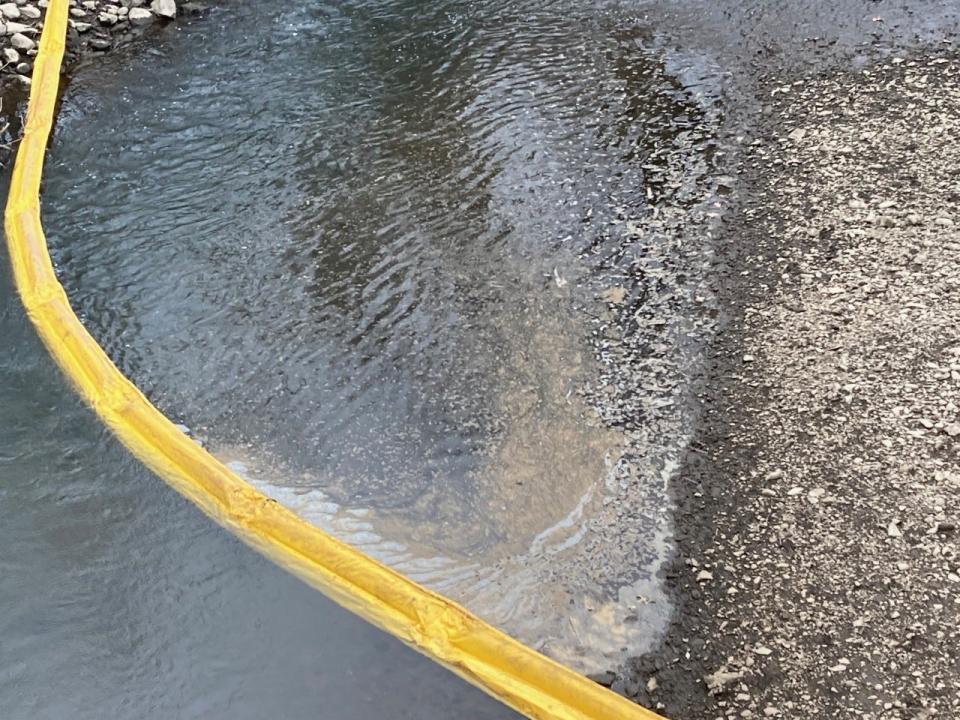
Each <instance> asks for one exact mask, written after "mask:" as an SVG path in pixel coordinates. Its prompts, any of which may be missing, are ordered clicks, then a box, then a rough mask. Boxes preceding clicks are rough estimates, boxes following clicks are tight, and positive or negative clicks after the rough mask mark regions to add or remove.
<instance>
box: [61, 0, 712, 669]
mask: <svg viewBox="0 0 960 720" xmlns="http://www.w3.org/2000/svg"><path fill="white" fill-rule="evenodd" d="M650 43H651V40H650V35H649V28H648V27H646V26H645V25H644V24H643V23H642V22H641V21H640V20H638V18H637V17H636V16H635V15H634V14H632V12H631V11H630V10H629V8H624V7H622V6H614V5H609V6H607V5H590V6H583V5H582V4H579V3H569V2H562V1H559V0H558V1H555V2H548V3H544V2H536V3H532V2H531V3H514V2H511V3H505V2H504V3H498V2H495V3H480V4H477V3H468V2H432V3H422V2H413V1H412V0H373V1H369V2H354V1H350V2H340V3H325V4H316V3H306V2H304V3H299V2H298V3H273V2H250V3H244V4H243V5H242V7H232V6H231V7H226V8H223V9H222V10H219V11H216V12H214V13H212V14H211V15H210V16H209V17H208V18H207V19H205V20H204V21H203V22H202V23H197V24H194V25H192V26H186V27H185V28H178V29H174V30H171V31H170V32H169V33H167V35H166V36H165V37H162V38H159V41H158V42H154V43H153V44H152V46H151V48H150V49H149V50H147V52H146V53H144V54H140V55H136V56H131V58H130V59H127V58H124V57H122V56H114V57H111V58H106V59H105V60H104V61H102V62H98V63H97V64H96V67H95V68H92V69H91V70H89V71H81V72H79V73H78V76H77V78H76V80H75V82H74V83H73V84H72V86H71V88H70V89H69V90H68V92H67V94H66V96H65V99H64V102H63V107H62V110H61V116H60V120H59V124H58V127H57V130H56V137H55V141H54V144H53V147H52V152H51V156H50V163H49V167H48V172H47V175H46V178H47V179H46V186H45V195H44V214H45V223H46V226H47V229H48V236H49V239H50V242H51V246H52V248H53V253H54V256H55V261H56V262H57V264H58V266H59V269H60V273H61V276H62V278H63V280H64V283H65V285H66V286H67V289H68V292H69V294H70V296H71V298H72V300H73V302H74V303H75V306H76V307H77V309H78V311H79V313H80V314H81V316H82V317H83V318H84V319H85V321H86V323H87V325H88V327H89V328H90V329H91V331H92V332H93V334H94V335H95V336H96V337H97V338H98V339H99V340H100V341H101V343H102V344H103V345H104V347H105V348H106V349H107V351H108V352H109V354H110V355H111V357H113V358H114V360H115V361H116V362H117V363H118V365H119V366H120V367H121V369H123V370H124V371H125V372H126V373H128V374H129V375H130V376H131V377H133V378H134V379H135V381H136V382H137V383H138V384H139V385H140V386H141V387H142V388H144V390H145V391H146V392H147V394H148V395H149V396H150V397H151V398H152V399H153V400H154V402H156V403H157V404H158V405H159V406H160V407H161V408H162V409H164V410H165V412H167V414H168V415H170V416H172V417H173V418H175V419H178V420H180V421H182V422H184V423H185V424H187V425H188V426H190V427H191V428H192V429H193V431H194V432H195V434H197V435H198V436H199V437H201V438H202V439H203V440H204V442H206V443H207V444H209V445H210V446H211V447H212V449H213V450H214V451H215V452H217V453H219V454H220V455H221V457H223V458H224V459H225V460H228V461H230V462H232V463H234V465H235V467H237V469H238V470H240V471H241V472H244V473H246V474H248V475H249V476H250V477H251V479H252V481H254V482H255V483H257V484H258V485H260V486H261V487H263V488H264V489H265V490H266V491H267V492H269V493H270V494H272V495H274V496H275V497H277V498H278V499H280V500H281V501H283V502H285V503H286V504H288V505H290V506H292V507H294V508H295V509H296V510H297V511H298V512H300V513H301V514H303V515H304V516H306V517H309V518H310V519H311V520H313V521H314V522H317V523H318V524H320V525H323V526H324V527H327V528H328V529H330V530H332V531H334V532H336V533H337V534H338V535H340V536H342V537H345V538H346V539H348V540H350V541H351V542H354V543H356V544H358V545H360V546H361V547H363V548H364V549H365V550H367V551H369V552H371V553H372V554H374V555H376V556H378V557H380V558H383V559H384V560H386V561H388V562H391V563H392V564H394V565H395V566H397V567H399V568H400V569H402V570H404V571H405V572H408V573H409V574H410V575H412V576H413V577H416V578H417V579H419V580H422V581H424V582H426V583H428V584H430V585H431V586H433V587H436V588H438V589H440V590H442V591H444V592H447V593H449V594H450V595H452V596H453V597H455V598H457V599H459V600H462V601H463V602H465V603H466V604H467V605H468V606H469V607H471V608H472V609H474V610H475V611H477V612H478V613H479V614H481V615H482V616H484V617H487V618H488V619H490V620H491V621H492V622H494V623H495V624H497V625H499V626H500V627H503V628H505V629H506V630H508V631H509V632H512V633H513V634H515V635H517V636H518V637H520V638H521V639H522V640H524V641H526V642H528V643H530V644H532V645H535V646H537V647H542V648H544V649H546V650H547V651H548V652H551V653H552V654H554V655H556V656H558V657H561V658H562V659H564V660H565V661H567V662H570V663H571V664H573V665H575V666H577V667H580V668H582V669H600V668H602V667H607V666H609V664H610V663H611V662H614V661H615V660H616V659H618V658H622V657H623V656H624V655H625V654H627V653H630V652H638V651H640V650H642V649H643V648H644V647H645V646H646V645H648V644H649V643H650V642H652V641H653V640H654V639H655V638H656V633H657V628H658V627H659V626H661V625H662V623H663V622H664V621H665V619H666V617H667V613H668V608H667V606H666V604H665V601H664V598H663V597H662V594H661V593H660V590H659V584H658V581H657V579H656V570H657V567H658V565H659V562H660V561H661V560H662V558H663V555H664V552H665V544H664V537H665V534H666V532H667V529H666V528H665V526H664V525H663V517H664V510H665V504H666V496H665V490H664V483H665V480H666V477H667V476H668V475H669V472H670V471H669V467H670V462H671V461H670V459H669V458H660V456H659V454H658V455H657V458H653V455H654V453H652V452H651V453H650V456H651V468H652V470H651V474H650V475H649V476H642V474H640V473H635V474H634V475H633V476H632V478H633V479H632V480H630V481H629V482H628V481H627V480H626V479H625V478H624V477H623V473H622V472H621V471H622V470H623V467H624V463H623V462H622V457H621V456H622V454H623V452H624V450H625V448H626V447H627V446H628V445H629V444H630V442H631V440H630V439H629V438H627V437H626V436H625V435H624V433H623V430H622V428H616V427H614V426H611V425H610V424H609V423H604V422H603V421H602V419H601V418H600V417H599V415H598V414H597V412H596V410H595V407H596V403H595V402H594V399H593V398H592V397H591V396H590V393H589V392H588V390H589V388H590V386H591V383H595V379H596V376H597V368H596V362H595V354H596V348H595V347H592V346H591V345H590V344H589V343H588V342H587V338H588V337H589V336H590V333H591V332H595V330H594V326H595V325H596V322H597V316H598V314H599V313H602V312H603V308H604V305H603V303H601V302H598V301H597V300H596V297H595V293H596V290H597V289H596V288H595V287H593V286H591V284H590V283H591V278H593V277H594V275H595V273H596V272H597V270H598V268H600V267H601V266H602V265H603V264H604V263H606V262H608V261H609V252H608V250H609V248H607V247H606V246H607V245H609V244H611V240H610V238H611V237H613V238H614V240H613V241H612V242H613V245H617V243H618V242H619V238H620V237H621V236H622V235H623V233H624V230H623V227H624V222H625V221H626V220H628V219H629V218H630V217H632V216H633V215H635V214H637V213H642V212H645V211H646V209H647V206H648V203H649V202H650V201H651V199H655V198H656V197H658V196H659V195H661V194H663V193H665V192H673V189H668V188H666V187H662V186H661V184H658V183H665V184H668V185H669V184H671V183H672V182H673V180H672V178H668V177H658V178H655V179H654V180H652V181H651V182H650V183H648V184H647V186H646V187H645V186H644V184H643V182H642V179H643V176H644V174H645V171H644V169H643V163H644V162H645V161H648V160H650V158H651V157H653V156H655V155H657V154H659V155H661V156H663V157H664V158H668V157H673V156H679V155H680V153H681V152H682V147H679V146H676V147H675V146H674V144H675V143H676V141H677V138H678V137H685V136H687V135H690V136H691V137H692V136H694V135H695V133H694V132H693V130H692V128H694V127H695V125H696V123H697V122H698V121H697V120H696V117H698V113H701V110H700V106H699V105H698V101H696V100H695V99H694V98H693V97H692V96H688V95H687V93H686V91H685V90H683V89H682V88H681V87H680V86H679V84H678V83H677V82H676V81H675V80H674V79H673V78H672V77H671V76H670V74H669V73H668V72H667V71H666V70H665V69H664V61H663V59H662V57H660V56H659V55H658V54H657V53H656V52H654V51H653V50H652V49H651V47H650ZM702 136H703V135H702V133H701V134H700V135H698V137H702ZM671 148H672V149H671ZM676 185H677V187H679V188H680V192H686V191H687V184H686V183H685V182H680V183H677V184H676ZM91 191H94V192H95V193H96V197H97V202H96V203H91V202H90V201H89V198H90V195H91ZM627 227H628V230H627V231H626V232H627V234H628V235H629V233H630V232H632V230H630V229H629V227H630V223H629V222H628V223H627ZM666 248H667V246H666V245H665V246H663V249H664V250H666ZM600 250H603V252H599V251H600ZM637 252H638V253H639V252H646V251H641V250H638V251H637ZM620 256H623V253H622V252H621V253H620ZM668 262H671V261H668ZM650 273H651V277H654V276H655V275H656V274H658V273H659V274H660V275H663V272H662V271H658V270H657V269H656V268H654V267H653V265H652V264H651V265H650ZM658 282H660V284H662V282H661V281H658ZM664 442H665V443H666V444H668V445H670V446H671V448H672V450H671V452H672V451H673V450H675V447H673V446H675V445H677V442H675V440H674V439H673V438H669V439H665V441H664ZM633 452H634V453H636V452H638V451H637V448H636V447H635V446H634V447H633ZM618 468H619V470H618ZM618 473H619V475H618ZM628 485H634V486H636V487H637V488H639V490H637V491H636V492H635V491H633V490H631V492H632V493H633V497H634V500H636V501H637V503H638V504H639V506H640V507H639V508H638V507H633V508H625V507H623V506H622V505H617V506H616V508H618V511H617V512H613V510H614V508H608V509H607V510H606V511H604V512H603V513H601V510H602V509H603V508H605V507H608V505H609V503H610V502H611V501H612V500H614V499H616V498H615V496H616V495H617V493H618V492H620V491H619V490H618V489H617V488H623V487H627V486H628ZM644 488H646V489H644ZM638 498H639V499H638ZM604 513H605V514H604ZM618 513H619V515H618ZM638 514H644V515H646V518H645V519H640V518H639V517H638ZM628 518H629V519H628ZM618 523H619V524H628V525H629V527H624V528H620V529H618ZM598 528H599V529H600V530H602V531H603V532H602V533H599V534H598V532H597V529H598ZM611 533H613V534H614V535H615V539H614V541H613V542H610V541H609V539H606V537H605V536H609V535H610V534H611ZM588 540H589V542H588ZM598 545H599V546H601V547H600V548H598ZM614 546H617V547H618V550H617V553H613V552H608V551H607V550H606V549H604V548H611V547H614ZM598 553H602V554H603V557H600V556H599V555H598Z"/></svg>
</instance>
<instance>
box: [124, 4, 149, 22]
mask: <svg viewBox="0 0 960 720" xmlns="http://www.w3.org/2000/svg"><path fill="white" fill-rule="evenodd" d="M127 19H129V20H130V22H132V23H133V24H134V25H146V24H147V23H149V22H153V13H152V12H150V11H149V10H147V9H146V8H140V7H135V8H130V13H129V14H128V15H127Z"/></svg>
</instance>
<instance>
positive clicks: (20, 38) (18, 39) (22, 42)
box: [10, 33, 37, 50]
mask: <svg viewBox="0 0 960 720" xmlns="http://www.w3.org/2000/svg"><path fill="white" fill-rule="evenodd" d="M10 44H11V45H13V47H14V49H16V50H33V49H34V48H35V47H36V46H37V44H36V43H35V42H34V41H33V40H31V39H30V38H28V37H27V36H26V35H22V34H21V33H14V35H13V36H12V37H11V38H10Z"/></svg>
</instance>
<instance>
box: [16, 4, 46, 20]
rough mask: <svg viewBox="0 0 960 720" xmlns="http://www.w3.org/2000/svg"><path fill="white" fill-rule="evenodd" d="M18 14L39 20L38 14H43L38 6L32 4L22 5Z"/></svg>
mask: <svg viewBox="0 0 960 720" xmlns="http://www.w3.org/2000/svg"><path fill="white" fill-rule="evenodd" d="M20 14H21V15H23V17H26V18H30V19H31V20H39V19H40V16H41V15H43V13H42V12H40V10H39V9H38V8H35V7H33V5H24V6H23V7H22V8H20Z"/></svg>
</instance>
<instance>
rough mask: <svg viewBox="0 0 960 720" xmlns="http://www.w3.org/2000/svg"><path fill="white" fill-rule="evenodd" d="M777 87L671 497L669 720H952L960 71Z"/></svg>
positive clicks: (917, 60) (749, 163)
mask: <svg viewBox="0 0 960 720" xmlns="http://www.w3.org/2000/svg"><path fill="white" fill-rule="evenodd" d="M957 67H958V59H957V58H956V57H955V56H953V55H948V54H938V53H932V54H914V55H904V56H901V57H891V58H888V59H887V60H886V61H884V62H882V63H881V64H879V65H876V66H869V67H868V68H867V69H864V70H861V71H856V72H855V71H846V72H839V71H835V72H830V73H825V74H822V75H820V76H817V77H812V78H803V79H798V80H797V81H796V82H793V83H789V84H784V83H783V81H782V80H779V81H777V82H776V83H768V84H767V86H766V88H765V90H764V93H765V95H766V97H765V98H764V113H763V117H762V119H761V121H760V127H761V128H762V129H763V132H762V133H761V134H759V136H757V137H744V138H742V145H743V148H742V152H741V155H740V158H741V159H740V164H741V167H740V172H741V178H742V181H743V182H742V183H741V196H740V200H739V202H738V203H737V205H736V209H735V214H734V216H733V217H731V218H729V221H728V225H727V231H726V232H725V233H724V235H723V236H722V240H721V243H722V246H721V248H720V252H719V254H720V255H721V256H722V257H724V258H726V259H727V260H728V262H729V263H730V269H729V271H728V273H727V274H726V275H725V282H724V286H723V287H722V288H719V289H718V295H719V297H720V300H721V302H723V303H725V304H726V307H727V311H728V313H729V317H728V320H727V322H726V324H725V327H724V329H723V331H722V332H721V333H720V335H719V338H718V341H717V343H716V344H715V346H714V347H713V349H712V357H711V362H710V366H711V367H710V372H709V384H708V386H707V387H708V390H707V391H706V392H705V393H704V397H703V401H704V405H705V410H704V419H703V424H702V426H701V428H700V430H699V432H698V435H697V438H696V439H695V441H694V442H693V443H692V444H691V449H690V451H689V453H688V457H687V459H686V462H685V465H684V469H683V471H682V473H681V475H680V477H679V479H678V480H677V482H676V483H675V485H674V494H675V496H676V497H677V501H678V504H679V511H678V515H677V518H676V527H677V530H676V538H677V544H678V556H677V559H676V560H675V562H674V565H673V567H672V568H671V569H670V570H669V571H668V574H667V577H668V580H669V583H670V586H671V588H672V590H673V592H674V595H675V596H676V597H678V599H679V601H680V605H681V611H680V613H679V614H678V616H677V618H676V619H675V622H674V624H673V626H672V628H671V630H670V631H669V633H668V635H667V638H666V641H665V643H664V645H663V646H662V647H661V649H660V650H659V651H658V652H656V653H653V654H650V655H647V656H644V657H642V658H639V659H638V660H637V661H636V662H635V664H634V668H633V670H634V672H635V676H634V677H628V678H626V683H624V684H621V685H620V687H621V688H622V689H623V688H626V689H632V690H633V692H632V693H629V694H632V695H633V696H635V697H636V699H637V700H638V701H640V702H642V703H644V704H647V705H649V706H651V707H657V708H660V709H661V710H662V711H664V712H665V713H666V714H667V715H668V716H672V717H677V718H685V719H686V720H695V719H698V718H704V719H707V718H710V719H712V718H721V717H788V718H827V717H829V718H876V719H878V720H880V719H893V718H904V719H906V718H910V719H913V720H922V719H924V718H934V717H938V718H956V717H960V631H958V627H960V595H958V593H957V591H958V589H960V557H958V538H960V534H958V531H957V526H958V523H960V502H958V501H960V270H958V266H957V263H956V258H957V254H958V251H960V231H958V228H960V175H958V174H957V167H960V150H958V148H957V145H956V143H955V142H953V139H954V138H956V137H957V135H958V133H960V72H958V70H957Z"/></svg>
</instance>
